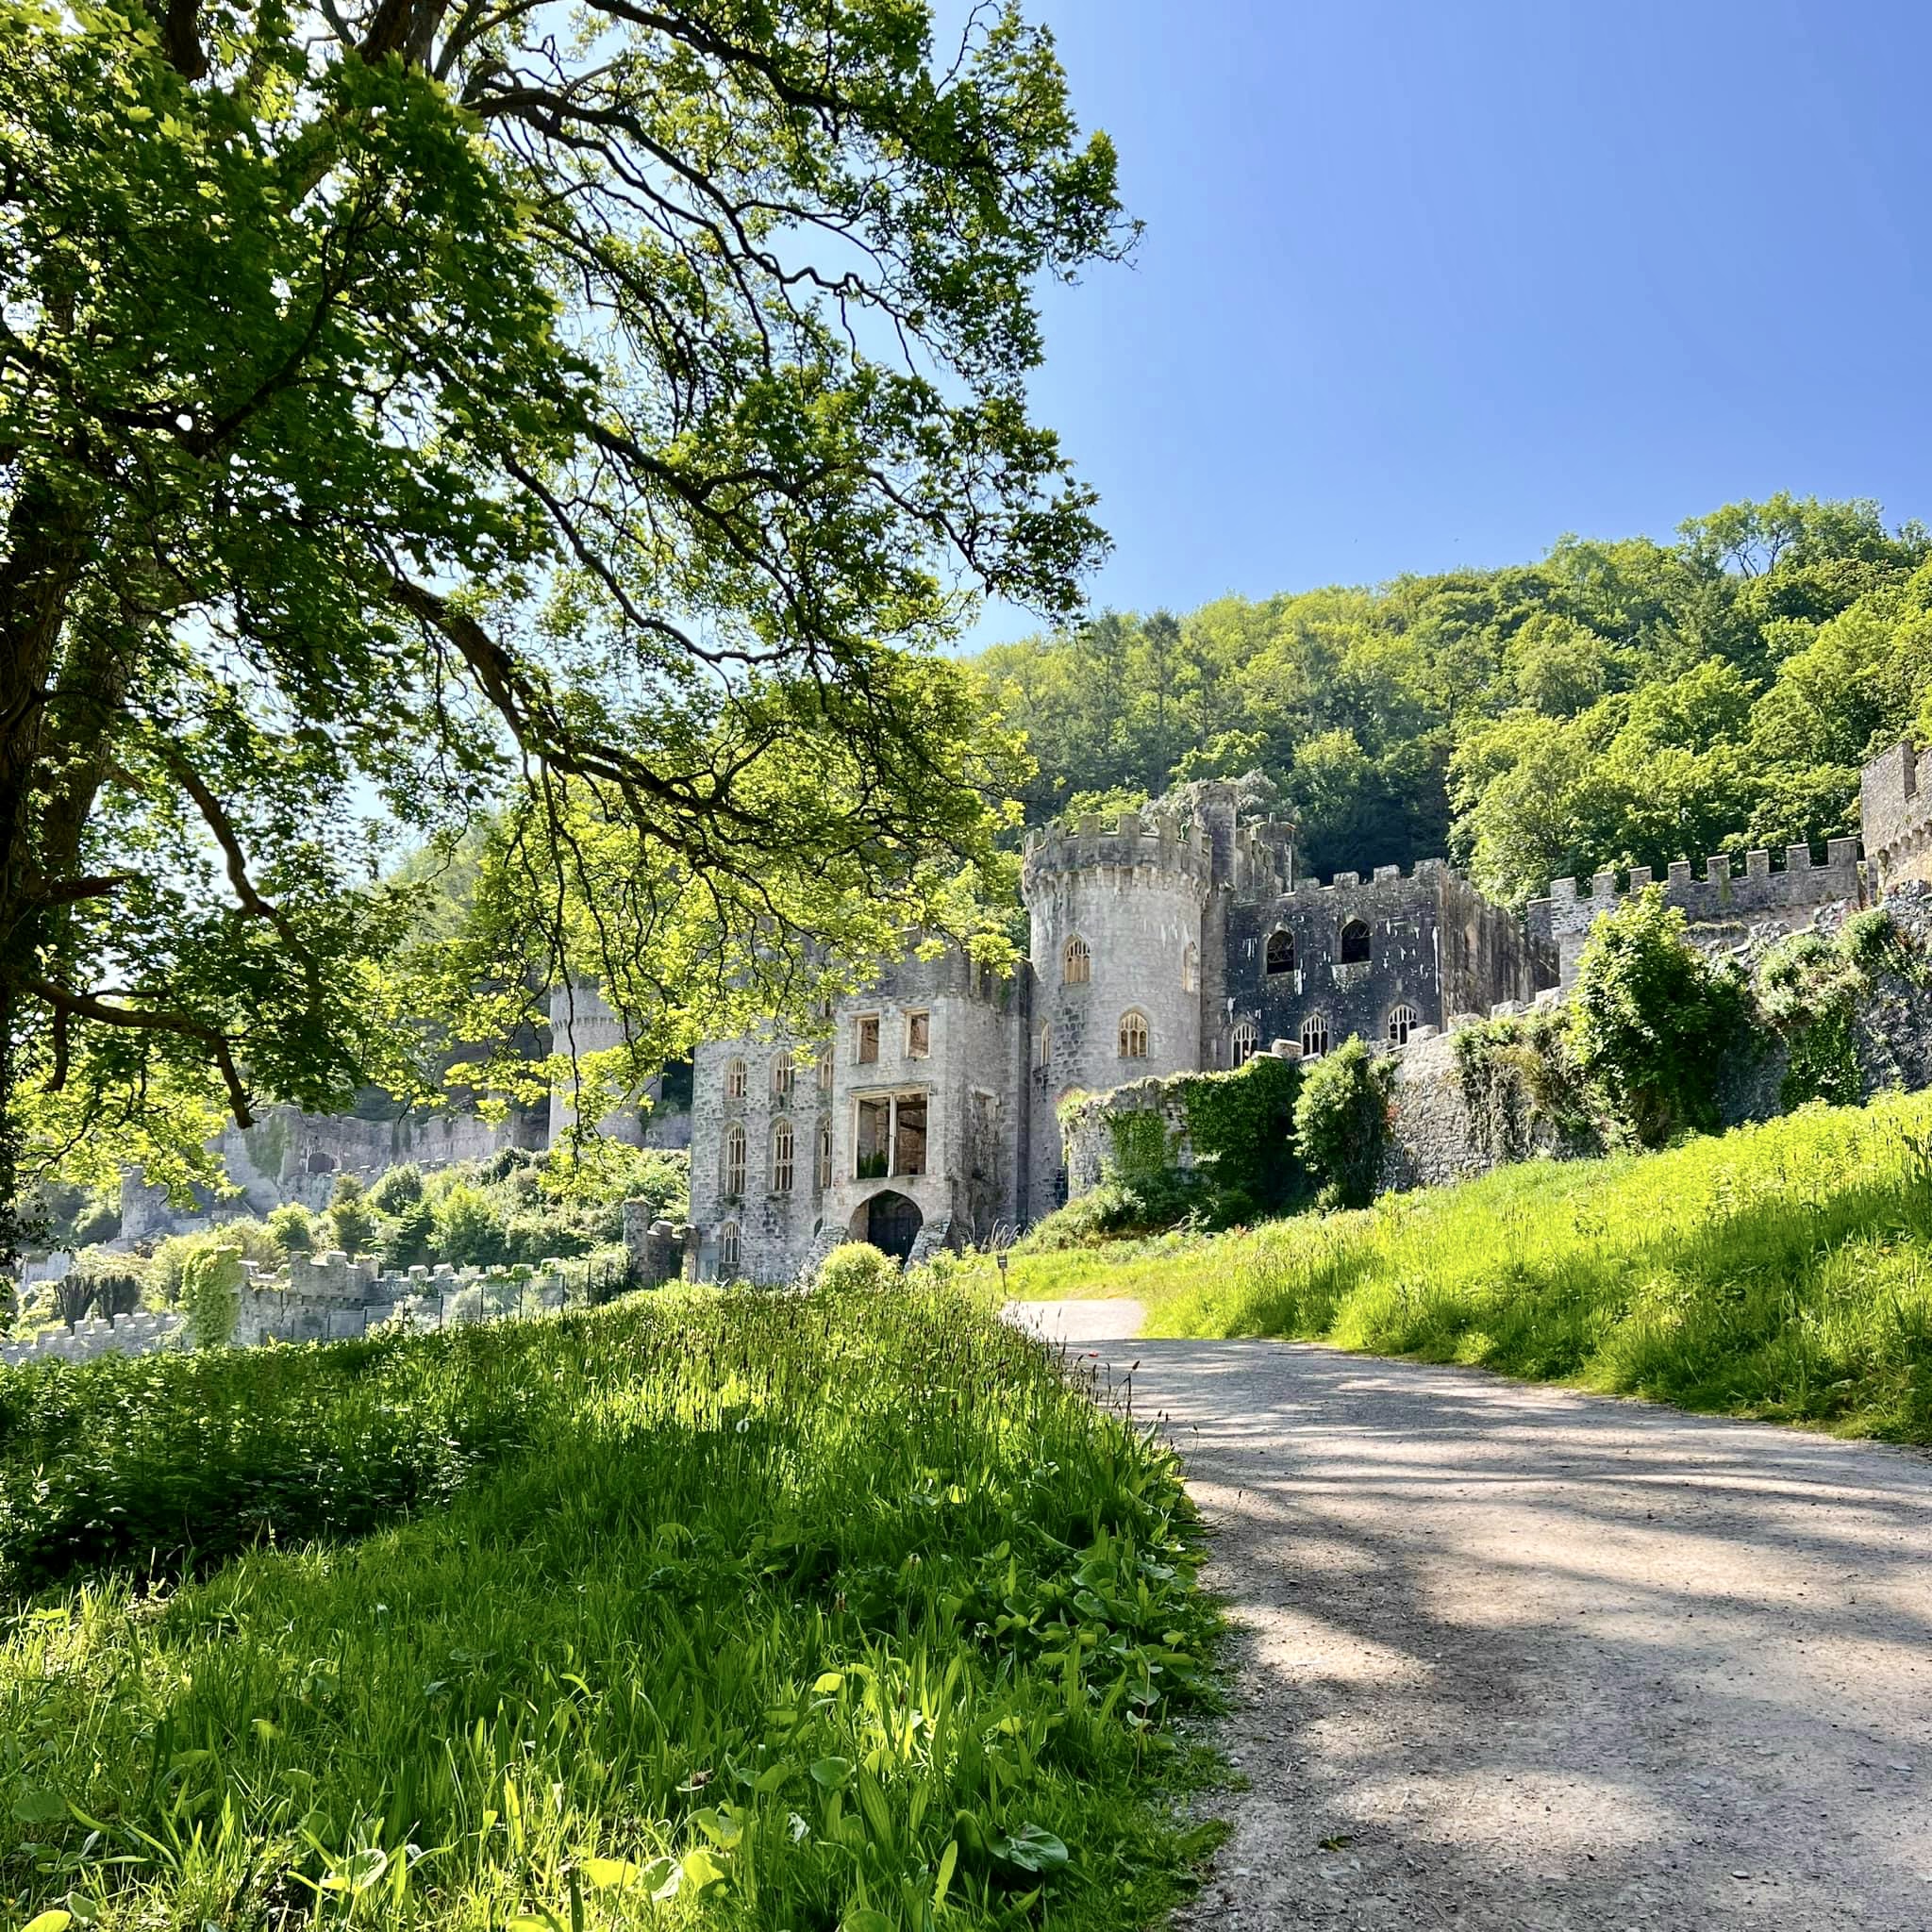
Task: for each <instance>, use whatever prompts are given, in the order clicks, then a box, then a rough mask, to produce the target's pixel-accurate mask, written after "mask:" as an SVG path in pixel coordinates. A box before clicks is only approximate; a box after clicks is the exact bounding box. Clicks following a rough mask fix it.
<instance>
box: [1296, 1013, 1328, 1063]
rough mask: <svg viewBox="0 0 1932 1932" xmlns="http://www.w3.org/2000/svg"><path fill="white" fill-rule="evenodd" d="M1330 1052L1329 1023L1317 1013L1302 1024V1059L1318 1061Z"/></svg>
mask: <svg viewBox="0 0 1932 1932" xmlns="http://www.w3.org/2000/svg"><path fill="white" fill-rule="evenodd" d="M1327 1051H1328V1023H1327V1021H1326V1020H1324V1019H1323V1018H1322V1016H1321V1015H1320V1014H1319V1013H1317V1014H1316V1015H1315V1016H1314V1017H1313V1018H1312V1019H1309V1020H1304V1021H1303V1022H1302V1058H1303V1059H1305V1060H1318V1059H1320V1058H1322V1056H1323V1055H1324V1053H1326V1052H1327Z"/></svg>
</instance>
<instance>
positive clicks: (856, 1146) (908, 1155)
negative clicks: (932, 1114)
mask: <svg viewBox="0 0 1932 1932" xmlns="http://www.w3.org/2000/svg"><path fill="white" fill-rule="evenodd" d="M926 1121H927V1110H926V1097H925V1095H924V1093H879V1094H871V1095H868V1096H866V1097H865V1098H864V1099H861V1100H860V1101H858V1104H857V1117H856V1121H855V1127H856V1132H855V1133H854V1135H853V1155H852V1177H853V1179H855V1180H860V1181H875V1180H883V1179H885V1178H886V1177H887V1176H888V1175H889V1174H924V1172H925V1156H926V1145H925V1142H926Z"/></svg>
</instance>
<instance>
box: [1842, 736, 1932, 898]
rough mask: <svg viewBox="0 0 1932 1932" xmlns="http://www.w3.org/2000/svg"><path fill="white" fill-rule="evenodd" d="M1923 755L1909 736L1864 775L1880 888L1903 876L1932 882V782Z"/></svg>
mask: <svg viewBox="0 0 1932 1932" xmlns="http://www.w3.org/2000/svg"><path fill="white" fill-rule="evenodd" d="M1924 758H1925V755H1924V752H1922V751H1921V750H1919V748H1918V747H1917V746H1916V745H1914V744H1913V743H1912V741H1911V740H1910V739H1907V740H1906V741H1904V742H1903V743H1900V744H1895V745H1893V746H1892V747H1891V749H1890V751H1887V752H1881V753H1880V754H1879V756H1878V757H1877V758H1874V759H1873V760H1872V762H1871V763H1870V764H1869V765H1867V766H1866V767H1865V769H1864V771H1863V773H1862V774H1860V775H1859V780H1858V810H1859V818H1860V821H1861V823H1862V824H1863V827H1864V833H1865V857H1866V858H1868V859H1869V860H1870V861H1871V863H1872V867H1873V870H1874V873H1875V874H1877V877H1876V884H1877V886H1878V889H1879V890H1880V891H1884V890H1885V889H1886V888H1888V887H1890V886H1895V885H1897V884H1898V883H1899V882H1900V881H1901V880H1903V879H1924V880H1927V881H1932V787H1927V785H1926V784H1925V779H1926V777H1927V775H1928V774H1927V773H1926V770H1925V764H1924Z"/></svg>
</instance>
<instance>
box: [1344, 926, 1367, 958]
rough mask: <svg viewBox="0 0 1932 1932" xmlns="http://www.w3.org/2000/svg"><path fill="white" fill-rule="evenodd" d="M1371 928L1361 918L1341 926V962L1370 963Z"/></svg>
mask: <svg viewBox="0 0 1932 1932" xmlns="http://www.w3.org/2000/svg"><path fill="white" fill-rule="evenodd" d="M1369 951H1370V948H1369V928H1368V926H1367V925H1366V924H1364V923H1363V922H1362V921H1361V920H1359V919H1351V920H1350V921H1349V922H1348V924H1346V925H1344V926H1343V927H1342V928H1341V963H1342V964H1343V965H1344V966H1366V965H1367V964H1368V963H1369Z"/></svg>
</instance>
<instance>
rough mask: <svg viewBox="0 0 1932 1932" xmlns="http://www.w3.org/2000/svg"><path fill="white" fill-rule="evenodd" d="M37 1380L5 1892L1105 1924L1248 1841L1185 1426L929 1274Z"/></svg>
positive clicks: (25, 1903) (22, 1455)
mask: <svg viewBox="0 0 1932 1932" xmlns="http://www.w3.org/2000/svg"><path fill="white" fill-rule="evenodd" d="M0 1390H4V1395H0V1402H4V1405H5V1406H4V1407H0V1602H4V1604H5V1605H6V1609H5V1622H4V1624H0V1926H7V1927H9V1928H10V1927H12V1926H15V1925H20V1924H32V1925H33V1926H35V1927H36V1928H37V1932H64V1928H66V1927H68V1926H70V1925H78V1926H100V1927H104V1928H129V1932H132V1928H136V1927H139V1928H143V1932H146V1928H181V1932H204V1928H207V1927H209V1926H213V1927H220V1928H222V1932H230V1928H242V1927H264V1928H269V1927H282V1926H293V1925H298V1924H299V1925H304V1926H309V1925H313V1926H337V1925H342V1926H347V1925H372V1926H373V1925H381V1926H385V1927H410V1926H425V1927H426V1926H434V1927H438V1928H451V1932H454V1928H472V1927H474V1928H476V1932H485V1928H491V1932H587V1928H604V1927H619V1926H623V1927H629V1926H638V1927H642V1926H650V1927H721V1928H722V1927H743V1928H751V1927H758V1928H761V1932H786V1928H789V1932H897V1928H905V1932H913V1928H920V1932H924V1928H932V1932H945V1928H948V1927H962V1928H963V1927H978V1926H1016V1927H1017V1926H1021V1925H1027V1926H1056V1927H1067V1928H1087V1927H1091V1928H1095V1932H1099V1928H1102V1927H1119V1926H1128V1925H1135V1924H1141V1923H1144V1922H1145V1921H1147V1920H1148V1919H1150V1918H1152V1917H1153V1916H1155V1915H1156V1914H1158V1911H1159V1910H1160V1909H1161V1908H1162V1907H1164V1906H1165V1905H1166V1904H1168V1903H1169V1902H1171V1901H1172V1900H1173V1899H1174V1897H1175V1896H1177V1895H1178V1893H1179V1892H1180V1890H1182V1889H1183V1887H1184V1886H1185V1883H1186V1881H1187V1875H1188V1871H1189V1860H1190V1858H1191V1857H1198V1856H1199V1854H1200V1852H1201V1851H1202V1849H1203V1848H1204V1842H1205V1840H1206V1838H1207V1836H1208V1832H1207V1831H1206V1830H1204V1829H1203V1828H1199V1827H1196V1828H1194V1829H1192V1830H1189V1829H1188V1828H1186V1826H1185V1825H1184V1824H1182V1823H1181V1822H1179V1820H1178V1818H1177V1815H1176V1813H1175V1811H1174V1807H1173V1804H1172V1799H1173V1796H1174V1792H1175V1790H1177V1789H1178V1788H1180V1787H1182V1786H1184V1785H1186V1784H1187V1783H1188V1782H1189V1781H1190V1780H1191V1778H1193V1777H1195V1776H1196V1775H1197V1774H1198V1772H1199V1769H1200V1762H1201V1759H1200V1754H1199V1753H1197V1752H1196V1751H1195V1750H1193V1749H1192V1748H1191V1747H1190V1746H1188V1745H1187V1744H1186V1743H1185V1742H1184V1741H1182V1740H1181V1739H1180V1738H1179V1737H1178V1736H1177V1734H1176V1731H1175V1728H1174V1724H1172V1722H1171V1720H1172V1719H1173V1718H1174V1716H1175V1714H1176V1713H1178V1712H1181V1711H1185V1710H1187V1709H1189V1708H1191V1707H1205V1706H1206V1704H1207V1703H1208V1701H1209V1691H1210V1685H1209V1677H1208V1665H1209V1658H1210V1653H1211V1647H1212V1643H1213V1639H1214V1620H1213V1616H1212V1613H1211V1611H1210V1609H1209V1608H1208V1606H1207V1604H1206V1603H1205V1601H1204V1599H1203V1598H1202V1597H1201V1595H1200V1594H1199V1592H1198V1591H1197V1590H1196V1589H1195V1587H1194V1572H1195V1565H1196V1560H1197V1558H1196V1552H1195V1549H1194V1545H1193V1542H1192V1540H1191V1529H1190V1517H1189V1512H1188V1507H1187V1503H1186V1499H1185V1497H1184V1495H1183V1493H1182V1491H1181V1488H1180V1482H1179V1475H1178V1471H1177V1469H1176V1466H1175V1464H1174V1459H1173V1457H1171V1456H1170V1454H1169V1453H1168V1452H1167V1451H1166V1450H1165V1449H1164V1448H1163V1447H1162V1446H1161V1445H1160V1444H1158V1442H1156V1441H1154V1440H1153V1439H1152V1438H1151V1437H1150V1436H1149V1435H1147V1434H1145V1433H1141V1432H1138V1431H1136V1430H1135V1429H1134V1428H1132V1427H1131V1426H1130V1425H1129V1424H1127V1423H1126V1421H1125V1420H1124V1418H1122V1417H1119V1416H1116V1415H1114V1414H1112V1413H1109V1412H1108V1411H1107V1410H1106V1409H1105V1408H1103V1407H1097V1406H1095V1405H1094V1404H1093V1403H1092V1402H1091V1401H1090V1400H1089V1397H1088V1394H1087V1393H1086V1392H1085V1391H1083V1390H1082V1389H1081V1388H1080V1387H1079V1386H1077V1384H1076V1383H1070V1382H1069V1381H1068V1380H1066V1379H1065V1378H1064V1377H1063V1375H1062V1374H1061V1370H1060V1366H1059V1364H1058V1361H1057V1359H1056V1358H1055V1357H1054V1356H1053V1355H1051V1354H1050V1353H1049V1351H1047V1350H1046V1349H1045V1348H1044V1347H1042V1346H1041V1344H1039V1343H1037V1342H1035V1341H1031V1340H1029V1339H1027V1338H1025V1337H1023V1336H1021V1335H1019V1334H1017V1333H1015V1332H1014V1331H1012V1330H1010V1329H1008V1328H1007V1327H1006V1326H1004V1325H1003V1324H1000V1323H998V1322H997V1321H995V1320H994V1319H993V1318H992V1317H991V1314H990V1313H988V1312H987V1311H986V1310H985V1308H984V1307H981V1306H978V1305H976V1304H974V1302H972V1301H971V1300H970V1298H966V1297H962V1296H960V1295H959V1294H958V1293H957V1292H947V1291H944V1290H943V1289H941V1288H940V1287H938V1286H936V1285H934V1284H932V1283H930V1282H920V1281H915V1282H913V1283H912V1284H909V1285H908V1286H906V1287H898V1288H895V1291H894V1292H893V1293H892V1294H891V1296H885V1297H881V1296H876V1295H858V1294H847V1295H842V1296H841V1295H833V1294H824V1293H822V1294H819V1295H814V1296H812V1297H810V1298H802V1297H795V1296H775V1295H757V1294H750V1293H715V1292H708V1291H677V1292H675V1293H666V1294H662V1295H658V1296H641V1297H633V1298H632V1299H630V1300H628V1301H626V1302H624V1303H621V1304H618V1305H615V1306H613V1307H608V1308H605V1309H600V1310H594V1311H590V1312H586V1313H583V1314H576V1315H569V1316H565V1317H562V1318H558V1319H550V1320H544V1321H540V1322H535V1323H531V1324H525V1325H506V1326H501V1327H494V1328H476V1329H471V1330H467V1331H460V1332H452V1333H450V1334H447V1335H424V1336H414V1337H407V1336H406V1337H394V1338H388V1339H380V1340H376V1341H370V1342H366V1343H355V1344H340V1345H335V1346H325V1347H308V1348H300V1349H282V1350H273V1349H272V1350H262V1351H251V1352H248V1353H245V1354H243V1353H230V1352H215V1353H210V1354H208V1355H206V1356H200V1357H183V1358H167V1357H150V1358H146V1359H144V1360H142V1361H137V1362H127V1361H115V1360H111V1359H110V1360H108V1361H104V1362H99V1363H92V1364H86V1365H82V1366H79V1367H72V1366H66V1365H60V1364H55V1365H51V1366H49V1367H47V1368H44V1369H37V1370H33V1371H27V1372H21V1373H20V1374H15V1375H13V1376H10V1377H8V1378H7V1379H6V1380H5V1381H4V1382H0ZM1208 1829H1209V1830H1211V1828H1208Z"/></svg>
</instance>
